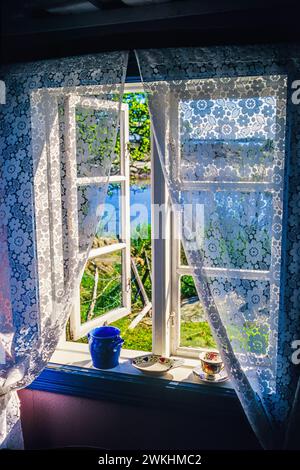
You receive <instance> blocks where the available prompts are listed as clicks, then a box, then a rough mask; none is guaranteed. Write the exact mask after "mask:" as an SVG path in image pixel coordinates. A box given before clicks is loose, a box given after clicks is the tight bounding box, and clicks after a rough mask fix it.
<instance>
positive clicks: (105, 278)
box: [80, 250, 123, 323]
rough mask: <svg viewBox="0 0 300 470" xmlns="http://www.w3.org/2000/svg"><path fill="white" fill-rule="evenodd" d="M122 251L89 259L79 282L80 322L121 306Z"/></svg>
mask: <svg viewBox="0 0 300 470" xmlns="http://www.w3.org/2000/svg"><path fill="white" fill-rule="evenodd" d="M122 291H123V285H122V251H120V250H119V251H115V252H113V253H107V254H105V255H101V256H97V257H96V258H93V259H90V260H89V261H88V262H87V265H86V267H85V270H84V273H83V276H82V280H81V284H80V315H81V323H84V322H86V321H88V320H92V319H93V318H96V317H99V316H101V315H104V314H105V313H107V312H109V311H110V310H114V309H116V308H119V307H122V306H123V299H122Z"/></svg>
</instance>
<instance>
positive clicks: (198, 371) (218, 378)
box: [193, 366, 229, 384]
mask: <svg viewBox="0 0 300 470" xmlns="http://www.w3.org/2000/svg"><path fill="white" fill-rule="evenodd" d="M193 372H194V374H195V375H196V376H197V377H198V378H199V379H200V380H201V382H206V383H210V384H218V383H222V382H226V380H228V379H229V377H228V374H227V372H226V371H225V369H223V370H221V372H219V373H218V374H216V375H215V378H214V379H209V378H208V376H207V374H206V373H205V372H203V370H202V367H201V366H198V367H196V368H195V369H193Z"/></svg>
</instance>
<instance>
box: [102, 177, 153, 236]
mask: <svg viewBox="0 0 300 470" xmlns="http://www.w3.org/2000/svg"><path fill="white" fill-rule="evenodd" d="M120 193H121V185H120V183H114V184H110V185H109V187H108V191H107V197H106V200H105V209H104V214H103V217H102V224H101V230H100V231H98V234H99V235H100V233H101V234H102V236H116V237H117V238H118V239H120V238H121V237H120V226H121V205H120V200H121V197H120ZM150 223H151V187H150V183H149V182H145V181H139V182H135V183H134V184H131V185H130V225H131V233H133V232H134V230H135V228H136V227H137V226H138V225H140V226H145V225H146V224H150Z"/></svg>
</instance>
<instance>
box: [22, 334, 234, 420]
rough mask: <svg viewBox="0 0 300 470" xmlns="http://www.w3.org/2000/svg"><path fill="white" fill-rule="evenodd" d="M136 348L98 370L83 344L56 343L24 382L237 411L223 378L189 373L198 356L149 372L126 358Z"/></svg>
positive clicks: (95, 395) (134, 400) (132, 400)
mask: <svg viewBox="0 0 300 470" xmlns="http://www.w3.org/2000/svg"><path fill="white" fill-rule="evenodd" d="M141 354H143V353H142V352H140V351H130V350H123V351H122V357H121V358H120V364H119V366H117V367H115V368H114V369H109V370H100V369H95V368H94V367H93V366H92V362H91V358H90V354H89V351H88V346H87V345H86V344H80V343H64V344H60V345H59V347H58V348H57V350H56V351H55V353H54V354H53V356H52V358H51V362H50V363H49V365H48V366H47V367H46V369H45V370H44V371H43V372H42V373H41V374H40V376H39V377H38V378H37V379H36V380H35V381H34V382H33V383H32V384H31V385H30V386H29V388H30V389H32V390H40V391H47V392H53V393H58V394H64V395H71V396H77V397H81V398H88V399H93V400H102V401H113V402H116V403H125V404H127V405H134V406H147V407H153V406H154V407H163V408H166V407H168V408H176V409H178V408H181V409H186V408H189V409H192V408H191V407H197V408H198V409H201V412H202V414H203V415H206V416H207V417H209V416H210V414H211V413H213V414H218V415H222V417H228V418H229V417H230V416H231V415H232V414H236V413H239V414H240V413H241V406H240V404H239V400H238V398H237V396H236V393H235V391H234V389H233V388H232V385H231V384H230V382H229V381H227V382H225V383H222V384H205V383H202V382H200V381H199V379H198V378H197V377H196V376H195V375H194V374H193V368H194V367H195V366H196V365H199V361H197V360H194V359H186V360H185V364H184V365H183V366H181V367H177V368H174V369H172V370H171V371H170V372H169V373H167V374H165V375H162V376H149V375H146V374H143V373H142V372H140V371H138V370H136V369H135V368H134V367H132V365H131V361H130V360H131V359H132V358H134V357H136V356H139V355H141ZM145 354H146V353H145ZM199 407H200V408H199Z"/></svg>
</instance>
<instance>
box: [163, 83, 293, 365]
mask: <svg viewBox="0 0 300 470" xmlns="http://www.w3.org/2000/svg"><path fill="white" fill-rule="evenodd" d="M252 78H253V79H255V77H252ZM265 78H266V77H265ZM190 83H191V85H190V87H189V83H187V90H188V91H189V94H188V95H187V96H188V99H192V98H191V94H190V91H191V90H192V89H193V88H192V81H190ZM262 91H264V90H262ZM220 93H221V91H220V89H218V90H217V91H216V92H215V94H216V96H213V97H212V96H211V95H210V96H208V97H207V99H209V98H210V99H212V98H219V97H220V96H219V94H220ZM184 98H185V97H184V93H182V95H181V96H180V98H179V97H178V93H173V91H172V89H170V98H169V99H170V101H169V104H170V112H169V120H170V123H169V126H170V127H172V129H174V128H175V126H176V128H177V139H176V141H175V142H172V144H173V145H172V147H173V148H174V149H175V151H176V158H175V162H172V166H173V168H172V170H173V171H174V174H176V178H177V181H178V184H179V185H180V186H181V187H182V190H183V191H185V190H195V191H197V190H198V191H209V190H214V189H215V188H216V189H217V190H226V189H228V190H230V189H234V190H236V191H240V192H243V191H245V192H251V191H255V192H256V191H259V192H269V193H271V194H272V195H273V199H274V192H275V191H276V190H277V191H278V187H276V184H274V183H272V182H243V181H239V182H237V183H231V182H214V181H211V182H210V181H203V182H201V181H191V182H190V181H181V174H180V166H181V164H180V160H181V152H180V142H179V140H180V137H179V116H178V108H179V102H180V100H184ZM195 99H197V94H195ZM201 99H204V98H203V96H201ZM276 99H277V118H280V117H282V113H285V110H286V99H285V98H284V97H277V98H276ZM283 110H284V111H283ZM171 121H172V123H171ZM281 191H283V188H282V189H281ZM273 204H278V201H275V202H274V201H273ZM281 204H283V201H281ZM180 225H181V222H180V221H179V220H178V217H175V216H172V260H173V267H172V317H173V322H172V323H173V328H172V330H171V354H172V355H179V356H185V357H191V358H194V357H198V356H199V352H200V351H203V350H206V349H205V348H192V347H183V346H180V323H181V314H180V302H181V299H180V279H181V276H182V275H190V276H194V269H193V268H192V267H190V266H183V265H181V253H180V250H181V241H180V232H181V228H180ZM272 225H273V222H272ZM280 248H281V245H280ZM276 251H277V252H278V247H277V246H276V241H275V239H274V237H273V236H272V242H271V262H270V270H269V271H262V270H248V269H226V268H206V269H204V271H205V272H206V274H207V275H209V276H215V277H218V276H221V277H222V276H224V277H229V278H243V279H250V280H251V279H253V280H263V281H268V282H270V309H272V308H273V306H274V305H275V303H276V302H277V301H278V294H277V295H276V293H275V292H276V291H277V292H279V290H280V279H275V277H274V276H273V265H274V252H276ZM276 333H277V332H276V330H275V328H274V329H272V327H271V328H270V338H272V339H270V344H272V345H274V344H276ZM248 356H249V357H250V360H251V356H252V355H251V354H249V355H248ZM253 359H254V360H256V359H257V355H253ZM260 359H261V367H263V366H266V367H269V366H270V365H271V364H272V365H273V367H276V353H273V350H272V352H271V354H270V356H269V355H261V356H260Z"/></svg>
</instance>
